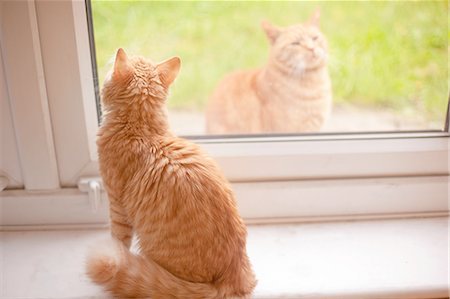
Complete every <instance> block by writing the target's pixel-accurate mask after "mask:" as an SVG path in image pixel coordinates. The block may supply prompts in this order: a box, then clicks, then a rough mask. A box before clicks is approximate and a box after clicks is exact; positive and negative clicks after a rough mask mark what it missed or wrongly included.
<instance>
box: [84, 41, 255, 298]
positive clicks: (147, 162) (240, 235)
mask: <svg viewBox="0 0 450 299" xmlns="http://www.w3.org/2000/svg"><path fill="white" fill-rule="evenodd" d="M179 68H180V59H179V58H177V57H175V58H172V59H169V60H166V61H164V62H162V63H159V64H154V63H151V62H149V61H148V60H146V59H144V58H141V57H135V58H131V59H129V58H128V57H127V55H126V54H125V52H124V51H123V50H122V49H119V51H118V52H117V56H116V60H115V64H114V69H113V72H112V74H111V75H110V76H109V77H108V78H107V79H106V80H105V83H104V86H103V90H102V103H103V105H102V108H103V110H104V114H103V115H104V119H103V122H102V125H101V128H100V130H99V133H98V140H97V145H98V153H99V166H100V174H101V176H102V179H103V184H104V187H105V189H106V192H107V193H108V198H109V201H110V217H111V233H112V236H113V237H114V239H115V240H116V241H112V242H109V243H107V244H106V245H103V246H97V247H96V248H94V250H93V251H92V252H91V253H90V255H89V256H88V259H87V274H88V276H89V277H90V278H91V279H92V280H93V281H94V282H95V283H97V284H100V285H102V286H103V287H104V288H105V289H106V290H108V291H109V292H111V293H112V294H113V295H114V296H116V297H118V298H130V297H131V298H152V299H226V298H235V299H237V298H241V299H244V298H250V296H251V293H252V292H253V289H254V287H255V284H256V280H255V276H254V274H253V271H252V268H251V265H250V261H249V259H248V257H247V253H246V234H247V231H246V227H245V225H244V222H243V221H242V219H241V217H240V216H239V214H238V211H237V207H236V202H235V199H234V195H233V192H232V190H231V188H230V185H229V183H228V182H227V180H226V179H225V178H224V176H223V175H222V173H221V172H220V170H219V168H218V166H217V165H216V164H215V162H214V161H213V160H212V159H211V158H209V157H208V156H207V155H206V154H205V153H204V152H203V151H202V150H201V149H200V148H199V146H197V145H196V144H194V143H192V142H189V141H187V140H185V139H182V138H178V137H176V136H175V135H173V133H172V132H171V131H170V130H169V126H168V121H167V116H166V109H165V102H166V97H167V93H168V89H169V86H170V85H171V84H172V82H173V81H174V80H175V77H176V76H177V74H178V71H179ZM133 234H135V235H136V236H137V239H138V245H139V249H140V252H139V254H134V253H131V252H130V251H129V247H130V243H131V238H132V235H133Z"/></svg>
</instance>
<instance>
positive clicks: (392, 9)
mask: <svg viewBox="0 0 450 299" xmlns="http://www.w3.org/2000/svg"><path fill="white" fill-rule="evenodd" d="M91 4H92V5H91V6H92V22H93V28H94V30H93V32H94V39H95V49H96V58H97V68H98V69H97V71H98V76H99V82H100V85H101V84H102V82H103V80H104V78H105V75H106V73H107V71H108V70H109V69H110V68H111V65H112V63H113V58H114V55H115V52H116V50H117V49H118V48H119V47H122V48H124V49H125V51H126V52H127V53H128V54H129V55H142V56H145V57H148V58H151V59H152V60H153V61H155V62H158V61H162V60H165V59H167V58H170V57H172V56H179V57H180V58H181V60H182V68H181V72H180V74H179V76H178V78H177V80H176V81H175V83H174V84H173V85H172V87H171V94H170V97H169V99H168V103H167V104H168V107H169V119H170V122H171V125H172V128H173V130H174V131H175V132H176V133H178V134H180V135H205V134H208V135H209V134H218V135H227V134H274V133H281V134H282V133H317V132H377V131H409V130H442V129H443V128H444V122H445V115H446V111H447V103H448V94H449V87H448V86H449V85H448V84H449V78H448V66H449V64H448V53H449V46H448V37H449V35H450V33H449V32H450V31H449V29H448V28H449V27H448V2H447V1H415V2H410V1H386V2H384V1H319V2H311V1H307V2H301V1H300V2H281V1H273V2H266V1H262V2H258V1H248V2H247V1H242V2H239V1H237V2H236V1H232V2H231V1H230V2H226V1H225V2H223V1H220V2H215V1H193V2H185V1H173V2H170V1H92V3H91Z"/></svg>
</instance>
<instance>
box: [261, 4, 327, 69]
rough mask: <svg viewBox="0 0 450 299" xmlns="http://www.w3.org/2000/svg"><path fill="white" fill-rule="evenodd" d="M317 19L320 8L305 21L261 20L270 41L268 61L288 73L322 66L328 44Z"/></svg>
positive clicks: (324, 61) (325, 60)
mask: <svg viewBox="0 0 450 299" xmlns="http://www.w3.org/2000/svg"><path fill="white" fill-rule="evenodd" d="M319 23H320V11H319V10H317V11H316V12H315V13H314V14H313V15H312V16H311V18H310V19H309V20H308V21H306V22H305V23H302V24H296V25H292V26H289V27H285V28H281V27H277V26H274V25H272V24H270V23H269V22H268V21H263V22H262V24H261V25H262V28H263V29H264V31H265V33H266V35H267V38H268V39H269V42H270V44H271V53H270V62H271V63H273V64H275V65H276V66H278V67H279V68H281V69H283V70H284V71H287V72H288V73H291V74H295V73H302V72H304V71H307V70H311V69H316V68H319V67H322V66H325V65H326V62H327V58H328V45H327V41H326V39H325V36H324V35H323V33H322V32H321V31H320V27H319Z"/></svg>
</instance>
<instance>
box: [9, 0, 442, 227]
mask: <svg viewBox="0 0 450 299" xmlns="http://www.w3.org/2000/svg"><path fill="white" fill-rule="evenodd" d="M114 3H116V2H108V4H104V5H113V4H114ZM324 3H325V2H324ZM426 3H428V2H423V3H422V2H420V3H419V4H417V5H425V4H426ZM87 4H89V2H87ZM91 4H92V6H93V13H94V25H95V26H97V25H96V24H95V20H96V18H97V17H98V16H95V14H96V8H95V6H96V5H97V6H100V5H101V3H97V2H93V3H91ZM116 4H117V3H116ZM144 4H145V3H140V4H138V5H144ZM259 4H261V3H259ZM120 5H125V4H120ZM151 5H157V6H155V9H156V8H157V7H160V9H166V8H164V5H168V6H172V7H174V9H177V8H176V7H175V6H178V5H179V6H181V7H184V9H188V8H189V5H192V7H191V9H192V14H193V15H192V16H193V18H194V21H195V20H196V18H197V19H200V16H201V17H202V18H205V19H206V20H208V16H209V12H211V10H212V11H214V10H219V12H220V9H219V8H220V7H219V6H218V7H215V6H214V5H216V4H214V3H212V2H198V3H180V2H178V3H177V5H174V4H170V3H169V4H167V3H166V4H165V3H164V2H159V4H153V2H152V4H151ZM217 5H226V6H227V7H230V9H234V7H236V5H239V3H236V4H230V3H219V4H217ZM245 5H249V6H251V5H253V4H245ZM270 5H274V4H271V3H268V4H261V6H262V7H263V8H264V7H265V8H267V7H269V6H270ZM277 5H278V4H277ZM280 5H300V4H287V3H282V4H280ZM305 5H306V6H307V7H308V10H307V13H305V14H304V16H306V15H307V14H309V13H310V12H312V11H313V5H311V4H305ZM324 5H325V4H324ZM327 5H328V4H327ZM330 5H331V4H330ZM336 5H337V4H336ZM358 5H359V4H358ZM360 5H362V4H360ZM367 5H368V4H367ZM380 5H381V4H380ZM398 5H401V4H398ZM411 5H412V6H414V5H416V4H411ZM432 5H437V6H439V5H441V6H442V5H444V4H442V3H441V2H438V3H434V4H432ZM358 7H359V6H358ZM433 7H434V6H433ZM86 8H87V5H86V3H85V2H83V1H27V2H22V1H10V2H1V3H0V16H1V18H0V20H1V21H0V22H1V23H0V25H1V27H0V30H1V32H0V33H1V41H2V43H1V57H2V62H3V64H2V68H1V69H0V71H1V72H0V73H1V74H2V77H1V78H0V79H1V80H0V83H1V84H3V85H2V89H1V92H2V103H1V105H2V106H1V107H2V127H1V132H2V157H1V158H2V159H1V163H0V170H1V172H0V176H1V177H2V178H1V181H2V182H3V181H5V180H6V181H7V182H8V183H7V185H6V191H2V192H1V193H0V201H1V205H2V217H1V224H2V225H5V226H14V225H90V224H96V225H98V224H101V223H105V222H106V221H107V204H106V198H105V197H104V194H102V196H103V198H102V200H101V201H100V202H96V201H95V198H97V199H98V196H97V197H96V196H95V195H96V194H97V192H98V189H96V187H95V186H96V185H95V182H97V181H98V165H97V154H96V146H95V135H96V131H97V126H98V115H97V112H98V110H97V106H96V101H95V94H96V84H95V81H96V79H95V76H94V72H93V67H92V66H93V60H94V56H93V55H92V52H91V45H90V35H89V30H88V20H89V19H88V14H87V12H89V10H87V9H86ZM112 9H120V7H119V8H114V7H113V8H112ZM180 9H181V8H180ZM208 9H209V10H208ZM361 9H362V8H361ZM405 9H406V8H405ZM248 11H249V12H252V10H251V9H250V10H248ZM270 11H274V10H273V9H272V10H270ZM423 11H424V15H426V12H425V8H424V9H423ZM219 12H217V13H219ZM394 12H396V10H392V11H391V13H394ZM99 13H100V11H99ZM136 13H140V12H136ZM194 13H195V14H194ZM211 13H212V12H211ZM273 13H274V12H273ZM179 14H181V12H180V11H174V13H173V20H172V23H171V24H174V26H175V25H176V26H178V23H180V24H182V23H183V22H180V21H179V20H180V19H181V17H182V16H180V15H179ZM196 14H200V15H199V16H197V15H196ZM274 14H275V13H274ZM322 14H323V15H326V14H331V10H327V9H323V11H322ZM163 15H165V13H164V14H163ZM299 15H301V14H300V13H299ZM420 15H421V14H420ZM158 16H160V15H158ZM304 16H302V17H299V19H302V18H303V17H304ZM258 17H259V16H258ZM342 18H343V17H342ZM420 18H422V17H420ZM424 18H425V19H426V20H428V21H429V19H428V18H427V17H424ZM435 18H436V19H439V18H438V17H435ZM256 19H257V17H255V20H253V22H252V24H251V26H252V27H251V28H252V29H251V31H250V32H252V35H255V36H256V37H257V38H256V40H258V39H259V41H260V42H261V44H264V36H263V33H262V31H261V30H260V29H258V28H259V27H258V26H259V23H258V22H259V21H256ZM268 19H270V20H271V21H272V22H273V23H276V24H277V25H287V24H288V23H289V22H288V19H287V17H286V20H283V19H281V20H279V19H277V18H276V17H275V16H273V18H272V17H271V18H268ZM435 21H436V22H437V21H438V20H435ZM130 22H131V20H130ZM161 22H162V23H163V22H164V20H161ZM186 22H187V23H186V28H185V30H188V29H189V28H190V27H189V26H194V25H195V24H194V25H192V24H193V23H192V22H193V21H192V22H188V21H186ZM189 24H191V25H189ZM198 24H203V25H202V26H205V28H203V27H202V28H203V29H204V30H207V29H208V26H207V25H205V24H207V23H196V25H195V26H198ZM249 26H250V25H249ZM326 26H330V25H325V24H324V31H325V30H330V29H326V28H327V27H326ZM168 28H171V27H168ZM177 28H178V27H177ZM328 28H329V27H328ZM94 29H95V27H94ZM181 29H183V28H181ZM181 29H179V30H181ZM189 30H190V29H189ZM249 30H250V29H249ZM437 30H438V29H437ZM439 30H440V29H439ZM330 31H331V30H330ZM330 31H328V32H327V35H329V34H330V33H329V32H330ZM149 32H150V31H149ZM207 32H208V31H207ZM439 32H440V31H439ZM439 32H438V33H436V34H437V37H436V38H437V40H440V33H439ZM127 33H129V35H130V36H131V35H132V32H130V31H128V32H127ZM95 34H96V37H95V38H96V39H98V38H101V35H100V33H98V31H95ZM109 35H110V36H113V37H114V38H110V42H111V43H112V42H113V41H115V40H116V41H119V42H120V43H122V42H121V41H120V40H119V39H120V36H121V35H120V34H119V33H115V32H110V33H109ZM375 36H376V35H375ZM169 37H170V38H174V40H173V42H174V43H177V41H176V39H175V37H176V35H171V34H170V32H169V33H168V34H167V35H166V34H164V38H169ZM224 37H226V36H224ZM160 38H161V41H163V37H162V36H160ZM165 42H167V43H168V42H169V41H165ZM439 45H440V44H439ZM118 46H119V45H117V46H116V45H114V44H112V45H110V46H109V48H108V49H107V50H101V49H100V48H99V44H96V47H97V55H98V61H99V63H98V64H99V65H103V63H105V62H102V61H101V59H102V58H101V55H100V51H105V52H108V54H107V55H113V54H114V51H115V49H116V47H118ZM120 46H122V45H120ZM129 47H130V49H129V51H131V52H134V53H139V54H143V55H145V56H149V57H153V58H154V59H164V58H166V56H170V55H176V54H179V53H177V52H176V50H177V48H176V47H173V49H172V50H171V51H173V52H170V51H166V50H164V49H160V50H157V51H161V52H160V53H156V54H154V53H153V52H152V53H147V52H145V51H143V50H142V49H140V48H137V47H136V48H133V47H131V46H129ZM330 47H331V45H330ZM439 47H440V46H439ZM155 48H156V47H155ZM109 49H110V50H109ZM265 49H267V48H265ZM155 51H156V50H155ZM334 51H336V50H334ZM430 51H434V50H430ZM436 51H438V52H439V51H441V49H440V48H439V50H436ZM445 51H447V50H446V49H444V52H445ZM432 53H435V52H432ZM439 53H440V52H439ZM204 54H205V55H206V54H207V53H204ZM266 54H267V53H266V52H262V53H261V54H260V55H261V57H262V58H261V59H260V57H256V56H255V57H254V60H253V62H252V63H254V65H253V66H258V63H261V61H263V57H264V55H266ZM333 55H334V56H335V57H336V56H337V54H336V52H334V54H333ZM194 56H195V57H197V55H193V54H192V57H194ZM434 56H436V55H434V54H433V57H434ZM187 57H189V55H188V56H187ZM436 57H440V56H439V55H438V56H436ZM182 58H183V57H182ZM183 59H184V61H185V63H184V67H185V68H187V69H188V68H195V67H198V64H197V63H199V62H198V61H195V59H194V58H192V59H191V58H183ZM433 59H434V58H433ZM436 59H440V58H436ZM445 59H447V58H445ZM439 61H440V60H439ZM433 63H434V62H433ZM196 64H197V65H196ZM439 65H441V64H439ZM235 67H236V68H241V67H243V65H236V66H233V67H232V68H235ZM432 69H433V68H432ZM98 70H99V76H100V77H101V76H102V73H101V72H102V69H101V67H100V68H99V69H98ZM228 71H231V67H230V68H229V69H222V73H220V74H218V75H217V76H216V77H215V78H216V79H217V80H219V79H220V78H219V77H220V76H222V75H223V74H225V73H226V72H228ZM330 71H331V73H332V72H333V71H332V68H331V65H330ZM440 71H441V69H440V68H438V72H440ZM196 73H197V72H196ZM425 73H426V72H425ZM198 74H200V75H203V73H202V72H201V70H199V71H198ZM333 76H334V75H333ZM440 78H441V76H440V75H439V76H436V77H435V76H433V80H436V81H439V82H440V83H436V84H438V85H437V86H441V84H442V85H444V86H446V84H447V81H446V80H448V79H447V77H442V81H441V79H440ZM187 79H188V78H186V77H183V75H181V76H180V77H179V78H178V81H177V82H176V84H175V85H174V86H173V87H174V88H173V94H172V95H173V99H174V101H176V100H175V99H176V98H177V96H178V98H179V99H180V95H181V94H182V90H183V87H182V86H183V84H186V83H183V82H184V81H188V80H187ZM216 79H214V80H216ZM100 80H101V79H100ZM333 80H334V79H333ZM200 81H201V80H200ZM24 82H26V83H27V85H26V88H24V85H23V84H24ZM188 82H189V81H188ZM424 82H425V81H424ZM208 84H209V86H210V88H213V85H214V82H212V81H210V83H208ZM430 84H431V86H434V85H433V84H434V83H430ZM3 86H5V89H3ZM178 88H179V89H178ZM184 88H186V87H184ZM424 88H425V89H426V90H428V92H437V93H439V94H441V93H442V88H441V87H439V88H431V89H428V85H426V86H425V87H424ZM445 88H448V87H445ZM425 89H424V90H425ZM177 90H178V91H177ZM334 90H335V87H334V89H333V91H334ZM177 93H179V94H178V95H177ZM444 93H445V99H444V100H442V99H439V100H438V102H439V103H440V104H439V105H438V106H436V107H437V108H436V109H437V110H436V111H439V113H437V114H436V115H438V116H437V125H436V126H434V125H430V127H422V126H420V127H414V129H418V130H421V131H415V132H402V131H398V130H396V132H392V130H390V132H385V133H379V132H378V133H374V132H372V133H364V134H360V133H351V134H350V133H347V134H342V133H339V132H336V133H327V134H313V135H310V134H308V135H299V134H297V135H293V134H283V135H257V136H249V135H241V136H233V137H230V138H224V137H223V136H217V135H216V136H203V137H202V136H198V137H195V138H194V140H195V141H196V142H198V143H200V144H201V145H202V146H203V147H204V148H205V149H206V150H207V151H208V152H209V153H210V154H211V155H212V156H213V157H214V158H215V159H217V161H218V162H219V164H220V165H221V167H222V168H223V170H224V172H225V174H226V176H227V177H228V178H229V179H230V181H231V182H232V184H233V188H234V190H235V191H236V195H237V198H238V204H239V207H240V210H241V213H242V215H243V216H244V218H246V219H247V221H255V222H266V221H288V220H289V221H290V220H293V219H316V218H317V217H328V218H336V217H338V218H339V217H347V218H348V217H385V216H386V215H387V216H389V215H399V214H401V215H418V214H420V215H424V214H427V215H428V214H446V213H447V211H448V203H447V196H448V173H449V170H448V135H449V134H448V126H447V127H446V129H445V130H443V129H442V128H443V125H442V123H443V119H444V118H445V115H447V114H448V112H447V113H446V107H445V105H446V102H447V95H448V90H447V89H445V90H444ZM437 98H438V97H437ZM336 105H337V103H336ZM433 107H434V106H433ZM172 108H173V107H172ZM433 109H434V108H433ZM417 111H419V112H420V113H421V115H422V113H423V115H425V111H426V109H425V108H424V109H422V108H421V109H419V110H417ZM3 115H5V117H3ZM181 119H182V118H177V121H181ZM401 119H402V120H403V119H406V118H403V117H402V118H401ZM184 122H185V121H183V123H184ZM432 123H433V121H431V122H430V123H429V124H432ZM447 123H448V120H447ZM353 128H355V127H353ZM357 128H360V127H359V126H358V127H357ZM425 129H427V131H423V130H425ZM428 129H429V130H428ZM376 131H382V128H377V129H376ZM179 133H182V134H186V135H189V134H194V133H195V134H197V133H199V132H194V131H193V130H191V131H190V132H187V131H186V132H179ZM80 182H82V183H81V184H79V183H80ZM84 182H88V184H84ZM86 186H88V187H87V188H85V187H86ZM89 186H91V187H90V188H89ZM35 191H38V192H35ZM85 191H89V192H90V193H87V192H85ZM89 194H90V195H89ZM91 204H92V205H91ZM97 204H98V205H97ZM91 206H93V207H97V210H95V209H92V208H91Z"/></svg>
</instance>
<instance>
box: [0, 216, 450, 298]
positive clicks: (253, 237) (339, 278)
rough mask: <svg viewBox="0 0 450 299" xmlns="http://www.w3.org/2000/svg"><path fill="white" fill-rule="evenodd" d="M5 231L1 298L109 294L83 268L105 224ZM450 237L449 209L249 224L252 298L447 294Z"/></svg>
mask: <svg viewBox="0 0 450 299" xmlns="http://www.w3.org/2000/svg"><path fill="white" fill-rule="evenodd" d="M0 235H1V238H2V242H1V245H0V251H1V252H2V255H1V257H2V263H3V266H2V270H3V271H1V272H3V274H4V275H3V277H2V278H1V280H2V285H3V286H2V288H1V289H2V293H1V297H2V298H24V297H26V298H88V297H95V298H98V297H103V298H108V297H107V296H106V295H104V293H103V292H102V291H101V290H100V288H98V287H97V286H95V285H93V284H91V283H90V282H89V281H88V279H87V278H86V277H85V275H84V274H83V266H84V262H83V259H84V255H85V251H86V248H87V247H88V246H89V245H91V244H95V242H96V241H97V240H98V239H102V238H105V237H106V236H107V235H108V231H107V230H106V229H95V230H94V229H93V230H71V231H69V230H68V231H28V232H2V233H0ZM448 240H449V226H448V218H447V217H438V218H416V219H397V220H378V221H358V222H328V223H309V224H305V223H303V224H284V225H251V226H249V237H248V251H249V256H250V258H251V260H252V262H253V265H254V270H255V272H256V275H257V277H258V280H259V282H258V286H257V289H256V291H255V295H254V298H299V297H302V298H303V297H306V298H375V297H376V298H445V297H448V295H449V293H448V290H449V285H448V279H449V276H448V261H449V256H448V253H449V243H448ZM1 272H0V273H1Z"/></svg>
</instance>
